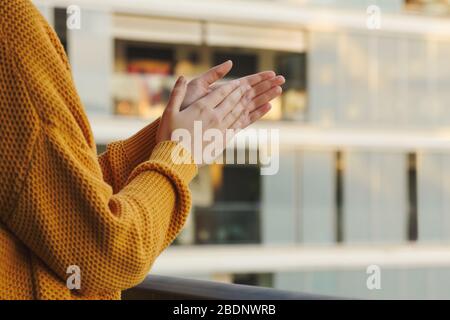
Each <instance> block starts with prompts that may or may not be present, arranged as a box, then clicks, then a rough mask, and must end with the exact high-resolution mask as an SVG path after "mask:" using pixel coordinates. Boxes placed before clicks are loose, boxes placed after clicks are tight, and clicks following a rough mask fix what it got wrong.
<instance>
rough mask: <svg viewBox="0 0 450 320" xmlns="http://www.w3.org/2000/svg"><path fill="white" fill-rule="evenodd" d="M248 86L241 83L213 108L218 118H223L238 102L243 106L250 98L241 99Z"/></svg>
mask: <svg viewBox="0 0 450 320" xmlns="http://www.w3.org/2000/svg"><path fill="white" fill-rule="evenodd" d="M250 88H251V87H250V86H249V85H245V86H242V85H241V86H239V87H237V88H236V89H234V91H233V92H232V93H230V95H229V96H228V97H227V98H226V99H225V100H223V101H222V102H221V103H220V104H219V105H218V106H217V107H216V108H215V111H216V112H217V113H218V115H219V118H220V119H224V118H225V117H226V116H227V114H228V113H230V112H231V111H232V110H233V109H234V108H235V107H237V105H238V104H241V105H242V106H245V105H246V104H247V103H248V102H249V101H250V100H246V101H243V100H244V99H243V97H244V95H245V94H247V93H248V92H249V90H250Z"/></svg>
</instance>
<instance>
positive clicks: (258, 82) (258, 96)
mask: <svg viewBox="0 0 450 320" xmlns="http://www.w3.org/2000/svg"><path fill="white" fill-rule="evenodd" d="M232 67H233V63H232V61H231V60H228V61H226V62H224V63H222V64H220V65H218V66H215V67H213V68H211V69H210V70H208V71H207V72H205V73H204V74H202V75H200V76H198V77H196V78H194V79H193V80H191V81H190V82H189V83H188V84H187V92H186V96H185V98H184V100H183V102H182V104H181V110H184V109H185V108H187V107H188V106H189V105H191V104H192V103H194V102H195V101H197V100H198V99H201V98H203V97H204V96H206V95H207V94H208V93H210V92H211V91H213V90H215V89H217V88H219V87H220V86H223V85H225V83H220V84H218V83H216V82H217V81H218V80H220V79H222V78H223V77H225V76H226V75H227V74H228V73H229V72H230V70H231V68H232ZM239 80H240V81H241V85H250V86H251V87H252V90H253V92H252V93H251V95H250V96H251V97H252V101H251V102H250V103H249V104H248V105H247V110H246V112H247V113H246V114H245V115H243V116H242V117H241V119H240V121H239V122H236V123H235V125H234V127H233V129H236V130H237V129H239V128H241V129H242V128H245V127H247V126H249V125H250V124H251V123H253V122H255V121H257V120H259V119H260V118H262V117H263V116H264V115H265V114H266V113H267V112H268V111H269V110H270V108H271V106H270V104H269V103H268V102H269V101H270V100H272V99H274V98H276V97H277V96H278V95H279V94H280V93H281V90H280V89H279V88H277V87H278V86H281V85H283V84H284V82H285V80H284V77H282V76H276V74H275V73H274V72H273V71H263V72H259V73H256V74H253V75H249V76H246V77H243V78H241V79H239Z"/></svg>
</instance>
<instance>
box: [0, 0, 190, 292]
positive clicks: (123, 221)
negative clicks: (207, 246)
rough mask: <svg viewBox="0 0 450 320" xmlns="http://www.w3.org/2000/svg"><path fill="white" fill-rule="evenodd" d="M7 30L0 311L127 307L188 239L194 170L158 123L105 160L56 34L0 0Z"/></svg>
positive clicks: (15, 2) (22, 4)
mask: <svg viewBox="0 0 450 320" xmlns="http://www.w3.org/2000/svg"><path fill="white" fill-rule="evenodd" d="M0 27H1V28H0V146H1V147H0V299H78V298H80V299H119V298H120V292H121V291H122V290H124V289H127V288H130V287H133V286H135V285H136V284H138V283H139V282H141V281H142V280H143V279H144V277H145V276H146V275H147V273H148V272H149V269H150V267H151V265H152V263H153V262H154V260H155V259H156V258H157V256H158V255H159V254H160V253H161V251H162V250H164V249H165V248H166V247H167V246H168V245H169V244H170V243H171V242H172V241H173V239H174V238H175V237H176V235H177V234H178V232H179V231H180V229H181V228H182V226H183V224H184V222H185V219H186V216H187V214H188V212H189V210H190V205H191V198H190V193H189V189H188V184H189V182H190V181H191V180H192V178H193V177H194V176H195V174H196V173H197V167H196V166H195V164H183V165H176V164H174V163H173V162H172V161H171V153H172V150H173V148H174V147H175V146H176V144H175V143H174V142H169V141H167V142H162V143H159V144H156V143H155V132H156V130H157V128H158V121H156V122H154V123H152V124H150V125H149V126H147V127H146V128H144V129H142V130H141V131H139V132H138V133H137V134H135V135H134V136H132V137H131V138H129V139H127V140H124V141H119V142H114V143H112V144H110V145H109V146H108V147H107V151H106V152H105V153H103V154H102V155H100V156H99V157H97V155H96V147H95V143H94V139H93V136H92V132H91V129H90V126H89V123H88V120H87V118H86V115H85V113H84V111H83V107H82V104H81V102H80V99H79V97H78V95H77V92H76V89H75V87H74V84H73V80H72V76H71V72H70V67H69V64H68V61H67V57H66V55H65V54H64V50H63V48H62V46H61V44H60V42H59V40H58V39H57V36H56V35H55V33H54V31H53V30H52V28H51V27H50V26H49V25H48V24H47V22H46V21H45V20H44V18H43V17H42V16H41V15H40V13H39V12H38V11H37V9H36V8H35V7H34V6H33V4H31V2H30V1H29V0H0ZM71 266H76V267H78V268H79V271H80V272H81V277H80V280H81V283H80V284H81V288H80V289H69V286H67V280H68V278H69V277H70V276H71V275H72V271H73V270H76V269H70V267H71ZM68 272H69V273H68Z"/></svg>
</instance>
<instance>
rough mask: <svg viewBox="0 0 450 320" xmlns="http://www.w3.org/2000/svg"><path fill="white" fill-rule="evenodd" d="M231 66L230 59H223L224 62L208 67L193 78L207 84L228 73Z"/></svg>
mask: <svg viewBox="0 0 450 320" xmlns="http://www.w3.org/2000/svg"><path fill="white" fill-rule="evenodd" d="M232 67H233V62H232V61H231V60H228V61H225V62H224V63H222V64H219V65H218V66H215V67H213V68H211V69H209V70H208V71H206V72H205V73H204V74H202V75H200V76H199V77H198V78H196V79H195V80H197V81H200V82H203V83H205V84H206V85H208V86H209V85H211V84H213V83H214V82H216V81H217V80H219V79H222V78H223V77H225V76H226V75H227V74H228V72H230V70H231V68H232Z"/></svg>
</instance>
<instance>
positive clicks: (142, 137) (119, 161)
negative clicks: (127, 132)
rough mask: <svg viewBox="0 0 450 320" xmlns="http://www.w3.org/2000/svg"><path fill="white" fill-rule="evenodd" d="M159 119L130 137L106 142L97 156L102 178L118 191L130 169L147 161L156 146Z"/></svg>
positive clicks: (115, 191)
mask: <svg viewBox="0 0 450 320" xmlns="http://www.w3.org/2000/svg"><path fill="white" fill-rule="evenodd" d="M159 122H160V119H157V120H155V121H154V122H152V123H151V124H149V125H147V126H146V127H144V128H143V129H141V130H140V131H138V132H137V133H136V134H134V135H132V136H131V137H130V138H128V139H126V140H123V141H116V142H113V143H110V144H108V146H107V148H106V151H105V152H103V153H102V154H101V155H100V156H99V157H98V160H99V163H100V166H101V168H102V172H103V179H104V180H105V182H107V183H108V184H109V185H110V186H112V188H113V191H114V193H117V192H119V191H120V190H121V189H122V188H123V186H124V184H125V182H126V181H127V179H128V177H129V176H130V174H131V172H132V170H133V169H134V168H136V167H137V166H138V165H139V164H141V163H142V162H144V161H147V160H148V159H149V157H150V155H151V153H152V150H153V149H154V148H155V146H156V132H157V130H158V126H159Z"/></svg>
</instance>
